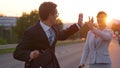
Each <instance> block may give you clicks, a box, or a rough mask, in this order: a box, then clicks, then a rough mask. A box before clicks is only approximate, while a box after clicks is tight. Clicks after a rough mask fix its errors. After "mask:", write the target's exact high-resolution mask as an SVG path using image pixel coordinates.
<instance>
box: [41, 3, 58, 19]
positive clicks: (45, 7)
mask: <svg viewBox="0 0 120 68" xmlns="http://www.w3.org/2000/svg"><path fill="white" fill-rule="evenodd" d="M56 7H57V5H56V4H55V3H53V2H43V3H42V4H41V5H40V7H39V16H40V19H41V20H42V21H44V20H46V19H47V18H48V16H49V14H54V13H55V9H56Z"/></svg>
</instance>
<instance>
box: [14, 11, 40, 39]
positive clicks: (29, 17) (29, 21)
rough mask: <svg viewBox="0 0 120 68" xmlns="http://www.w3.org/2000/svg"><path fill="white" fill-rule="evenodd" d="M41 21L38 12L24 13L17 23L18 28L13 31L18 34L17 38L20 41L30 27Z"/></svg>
mask: <svg viewBox="0 0 120 68" xmlns="http://www.w3.org/2000/svg"><path fill="white" fill-rule="evenodd" d="M38 20H39V13H38V11H37V10H34V11H31V12H30V14H27V13H25V12H24V13H23V14H22V16H21V17H20V18H18V20H17V22H16V26H15V27H13V30H14V31H15V33H16V34H17V38H18V39H20V38H21V37H22V35H23V33H24V31H25V30H26V28H28V27H29V26H31V25H33V24H35V23H36V22H37V21H38Z"/></svg>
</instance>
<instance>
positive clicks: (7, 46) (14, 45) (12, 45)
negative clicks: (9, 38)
mask: <svg viewBox="0 0 120 68" xmlns="http://www.w3.org/2000/svg"><path fill="white" fill-rule="evenodd" d="M16 46H17V44H7V45H0V49H7V48H15V47H16Z"/></svg>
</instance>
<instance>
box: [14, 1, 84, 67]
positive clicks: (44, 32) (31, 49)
mask: <svg viewBox="0 0 120 68" xmlns="http://www.w3.org/2000/svg"><path fill="white" fill-rule="evenodd" d="M56 7H57V5H56V4H55V3H53V2H43V3H42V4H41V5H40V7H39V16H40V21H39V22H38V23H36V24H35V25H33V26H31V27H29V28H28V29H27V30H26V31H25V33H24V36H23V38H22V40H21V42H20V43H19V44H18V46H17V47H16V50H15V52H14V58H15V59H17V60H21V61H25V67H26V68H60V66H59V64H58V61H57V59H56V56H55V44H56V42H57V40H65V39H66V38H68V37H69V36H71V35H72V34H74V33H75V32H77V31H78V30H79V28H80V27H81V24H82V17H83V16H82V14H80V15H79V19H78V21H79V22H78V23H76V24H73V25H71V26H70V27H69V28H68V29H66V30H62V31H59V30H57V29H56V27H55V26H54V25H55V22H56V18H57V16H58V12H57V9H56Z"/></svg>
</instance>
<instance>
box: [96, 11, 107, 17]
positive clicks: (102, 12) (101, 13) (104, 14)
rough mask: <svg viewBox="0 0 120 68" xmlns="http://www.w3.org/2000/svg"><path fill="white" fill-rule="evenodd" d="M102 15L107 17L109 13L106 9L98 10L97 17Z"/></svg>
mask: <svg viewBox="0 0 120 68" xmlns="http://www.w3.org/2000/svg"><path fill="white" fill-rule="evenodd" d="M101 15H103V17H107V13H106V12H104V11H100V12H98V14H97V17H99V16H101Z"/></svg>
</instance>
